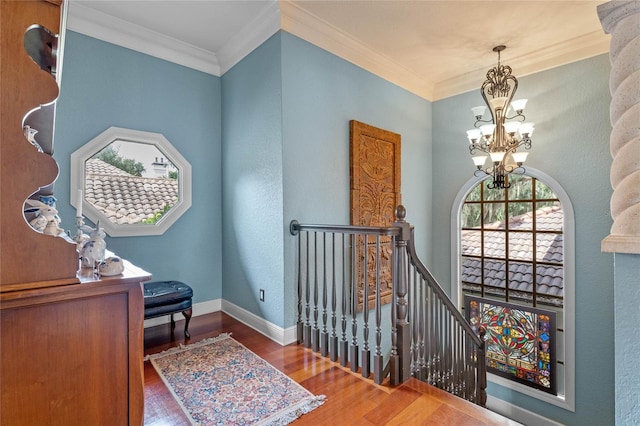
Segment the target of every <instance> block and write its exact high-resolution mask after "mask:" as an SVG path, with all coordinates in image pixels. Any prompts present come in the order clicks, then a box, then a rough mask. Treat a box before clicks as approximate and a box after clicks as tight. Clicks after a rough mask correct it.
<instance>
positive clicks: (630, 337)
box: [615, 253, 640, 426]
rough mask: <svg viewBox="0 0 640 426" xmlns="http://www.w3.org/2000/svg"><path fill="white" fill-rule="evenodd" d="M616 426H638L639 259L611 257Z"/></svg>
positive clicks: (639, 415) (633, 257)
mask: <svg viewBox="0 0 640 426" xmlns="http://www.w3.org/2000/svg"><path fill="white" fill-rule="evenodd" d="M615 281H616V284H615V300H616V331H615V339H616V350H615V352H616V355H615V360H616V383H615V384H616V391H615V395H616V423H615V424H616V425H620V426H634V425H640V370H638V354H639V353H640V327H638V324H640V308H639V307H640V255H637V254H622V253H616V255H615Z"/></svg>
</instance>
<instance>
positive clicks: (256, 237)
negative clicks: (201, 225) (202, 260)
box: [222, 34, 284, 326]
mask: <svg viewBox="0 0 640 426" xmlns="http://www.w3.org/2000/svg"><path fill="white" fill-rule="evenodd" d="M280 74H281V66H280V34H275V35H274V36H272V37H271V38H270V39H269V40H267V41H266V42H265V43H263V44H262V45H261V46H259V47H258V48H257V49H256V50H254V51H253V52H252V53H251V54H249V55H248V56H247V57H245V58H244V59H243V60H242V61H240V62H239V63H238V64H236V65H235V66H234V67H233V68H232V69H231V70H229V71H227V73H225V74H224V76H222V111H223V112H222V123H223V126H222V127H223V132H222V140H223V147H222V156H223V161H222V170H223V178H222V181H223V201H222V205H223V217H222V221H223V232H222V239H223V243H222V258H223V296H224V299H225V300H227V301H230V302H232V303H234V304H236V305H238V306H240V307H242V308H244V309H246V310H248V311H250V312H253V313H254V314H256V315H258V316H260V317H262V318H264V319H266V320H267V321H270V322H271V323H274V324H277V325H280V326H282V324H283V315H282V306H283V297H282V293H283V265H284V260H283V248H282V247H283V239H282V232H283V230H282V221H283V219H282V204H283V201H282V95H281V92H282V83H281V75H280ZM259 289H264V290H265V301H264V302H259V301H258V291H259Z"/></svg>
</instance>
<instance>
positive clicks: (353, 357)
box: [349, 234, 359, 372]
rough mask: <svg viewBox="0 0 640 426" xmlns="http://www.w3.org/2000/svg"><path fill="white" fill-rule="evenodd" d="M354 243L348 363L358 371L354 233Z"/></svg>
mask: <svg viewBox="0 0 640 426" xmlns="http://www.w3.org/2000/svg"><path fill="white" fill-rule="evenodd" d="M354 243H355V244H354V245H353V247H352V253H351V256H352V260H351V278H352V281H351V348H350V351H349V352H350V353H349V355H350V357H349V364H350V365H351V371H353V372H356V371H358V321H357V317H356V313H357V311H358V278H359V277H358V276H357V270H358V268H357V267H356V262H357V261H358V260H359V259H357V244H358V236H357V234H356V236H355V238H354Z"/></svg>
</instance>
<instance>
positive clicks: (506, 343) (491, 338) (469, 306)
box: [465, 296, 557, 395]
mask: <svg viewBox="0 0 640 426" xmlns="http://www.w3.org/2000/svg"><path fill="white" fill-rule="evenodd" d="M465 312H466V315H467V320H468V321H469V323H470V324H471V326H472V327H473V328H474V329H475V330H476V331H478V330H479V329H480V327H482V328H484V330H486V337H485V338H486V340H485V341H486V348H485V354H486V359H487V372H490V373H494V374H497V375H499V376H503V377H507V378H509V379H511V380H515V381H517V382H520V383H522V384H525V385H527V386H531V387H533V388H536V389H539V390H541V391H544V392H548V393H551V394H553V395H556V387H557V386H556V314H555V312H553V311H545V310H541V309H536V308H525V307H523V306H518V305H513V304H510V303H504V302H496V301H494V300H489V299H482V298H477V297H470V296H465Z"/></svg>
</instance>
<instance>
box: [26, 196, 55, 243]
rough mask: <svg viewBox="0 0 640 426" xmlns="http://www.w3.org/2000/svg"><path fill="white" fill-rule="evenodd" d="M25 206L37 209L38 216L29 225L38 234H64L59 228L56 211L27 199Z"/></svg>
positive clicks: (41, 203)
mask: <svg viewBox="0 0 640 426" xmlns="http://www.w3.org/2000/svg"><path fill="white" fill-rule="evenodd" d="M25 203H26V204H28V205H30V206H31V207H35V208H36V209H38V216H36V217H35V219H33V220H31V222H29V225H31V227H33V229H35V230H36V231H38V232H42V233H43V234H47V235H60V234H61V233H63V232H64V230H63V229H62V228H60V226H58V225H59V224H60V219H59V218H58V216H57V215H58V210H56V209H55V208H54V207H52V206H49V205H47V204H45V203H43V202H42V201H38V200H32V199H27V200H26V201H25Z"/></svg>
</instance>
